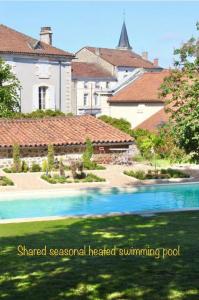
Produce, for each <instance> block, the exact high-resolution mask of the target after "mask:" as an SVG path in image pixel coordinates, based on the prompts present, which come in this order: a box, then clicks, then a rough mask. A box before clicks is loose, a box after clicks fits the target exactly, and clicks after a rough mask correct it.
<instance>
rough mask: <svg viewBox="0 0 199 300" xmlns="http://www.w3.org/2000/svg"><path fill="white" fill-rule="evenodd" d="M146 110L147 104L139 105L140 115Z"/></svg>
mask: <svg viewBox="0 0 199 300" xmlns="http://www.w3.org/2000/svg"><path fill="white" fill-rule="evenodd" d="M144 108H145V104H139V105H138V108H137V112H138V113H143V112H144Z"/></svg>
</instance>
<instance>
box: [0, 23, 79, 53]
mask: <svg viewBox="0 0 199 300" xmlns="http://www.w3.org/2000/svg"><path fill="white" fill-rule="evenodd" d="M36 45H39V47H37V46H36ZM0 53H6V54H7V53H15V54H21V55H40V56H49V55H50V56H51V55H52V56H61V57H73V56H74V55H73V54H71V53H69V52H66V51H63V50H60V49H58V48H55V47H53V46H51V45H48V44H46V43H43V42H40V41H38V40H36V39H34V38H32V37H30V36H27V35H25V34H23V33H21V32H18V31H16V30H14V29H12V28H9V27H7V26H5V25H2V24H0Z"/></svg>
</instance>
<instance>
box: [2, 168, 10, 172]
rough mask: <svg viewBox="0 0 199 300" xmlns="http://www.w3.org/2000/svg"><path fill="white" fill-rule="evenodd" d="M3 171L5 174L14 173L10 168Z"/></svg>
mask: <svg viewBox="0 0 199 300" xmlns="http://www.w3.org/2000/svg"><path fill="white" fill-rule="evenodd" d="M3 171H4V172H5V173H12V169H9V168H4V169H3Z"/></svg>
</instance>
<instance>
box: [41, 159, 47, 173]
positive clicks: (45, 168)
mask: <svg viewBox="0 0 199 300" xmlns="http://www.w3.org/2000/svg"><path fill="white" fill-rule="evenodd" d="M47 171H48V162H47V160H46V159H44V160H43V161H42V172H45V173H46V172H47Z"/></svg>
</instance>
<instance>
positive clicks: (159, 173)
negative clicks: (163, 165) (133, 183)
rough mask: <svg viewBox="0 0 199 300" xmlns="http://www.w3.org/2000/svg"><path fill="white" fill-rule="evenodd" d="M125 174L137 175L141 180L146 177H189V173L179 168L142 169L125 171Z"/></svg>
mask: <svg viewBox="0 0 199 300" xmlns="http://www.w3.org/2000/svg"><path fill="white" fill-rule="evenodd" d="M124 174H125V175H128V176H131V177H135V178H137V179H140V180H144V179H169V178H189V177H190V176H189V175H188V174H185V173H183V172H181V171H179V170H174V169H161V170H149V171H148V172H144V171H142V170H138V171H133V170H130V171H124Z"/></svg>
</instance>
